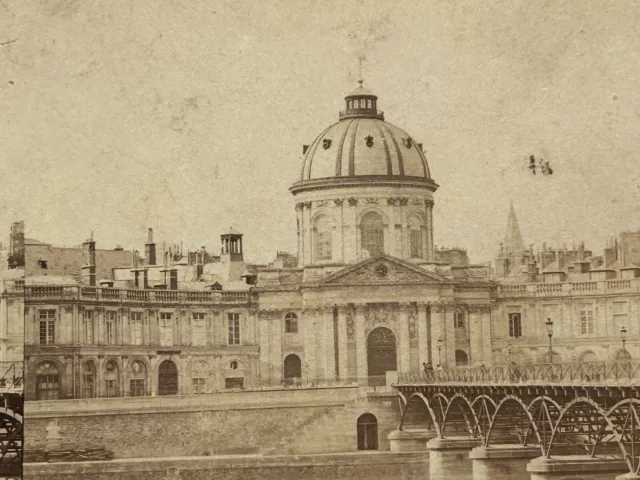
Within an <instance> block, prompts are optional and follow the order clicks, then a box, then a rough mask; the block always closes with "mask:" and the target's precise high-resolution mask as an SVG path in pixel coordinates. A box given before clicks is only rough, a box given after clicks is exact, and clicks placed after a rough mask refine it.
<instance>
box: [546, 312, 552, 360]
mask: <svg viewBox="0 0 640 480" xmlns="http://www.w3.org/2000/svg"><path fill="white" fill-rule="evenodd" d="M544 325H545V327H547V336H548V337H549V363H553V350H552V349H551V337H553V322H552V321H551V319H550V318H547V321H546V322H545V324H544Z"/></svg>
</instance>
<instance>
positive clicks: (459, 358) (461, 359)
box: [456, 350, 469, 366]
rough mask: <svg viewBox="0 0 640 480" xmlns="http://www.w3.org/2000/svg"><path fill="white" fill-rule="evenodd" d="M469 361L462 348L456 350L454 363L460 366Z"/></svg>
mask: <svg viewBox="0 0 640 480" xmlns="http://www.w3.org/2000/svg"><path fill="white" fill-rule="evenodd" d="M468 363H469V357H468V356H467V352H465V351H464V350H456V365H459V366H462V365H467V364H468Z"/></svg>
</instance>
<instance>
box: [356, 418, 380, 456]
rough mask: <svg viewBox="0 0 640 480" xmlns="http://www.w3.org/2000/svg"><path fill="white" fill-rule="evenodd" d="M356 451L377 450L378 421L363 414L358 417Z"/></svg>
mask: <svg viewBox="0 0 640 480" xmlns="http://www.w3.org/2000/svg"><path fill="white" fill-rule="evenodd" d="M357 429H358V450H377V449H378V419H377V418H376V417H375V416H374V415H372V414H370V413H365V414H363V415H360V417H358V423H357Z"/></svg>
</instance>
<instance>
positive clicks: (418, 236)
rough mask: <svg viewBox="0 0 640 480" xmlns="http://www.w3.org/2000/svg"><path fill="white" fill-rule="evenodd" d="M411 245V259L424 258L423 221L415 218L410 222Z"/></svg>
mask: <svg viewBox="0 0 640 480" xmlns="http://www.w3.org/2000/svg"><path fill="white" fill-rule="evenodd" d="M409 235H410V238H409V243H410V245H411V249H410V250H411V258H422V221H421V220H420V218H418V217H416V216H413V217H411V219H410V220H409Z"/></svg>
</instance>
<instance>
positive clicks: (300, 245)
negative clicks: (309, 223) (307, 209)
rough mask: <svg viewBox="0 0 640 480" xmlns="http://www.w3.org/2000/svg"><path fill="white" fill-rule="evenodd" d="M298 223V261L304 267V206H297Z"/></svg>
mask: <svg viewBox="0 0 640 480" xmlns="http://www.w3.org/2000/svg"><path fill="white" fill-rule="evenodd" d="M296 221H297V223H298V225H297V227H298V230H297V234H298V261H299V262H300V265H304V232H305V229H304V220H303V217H302V204H297V205H296Z"/></svg>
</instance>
